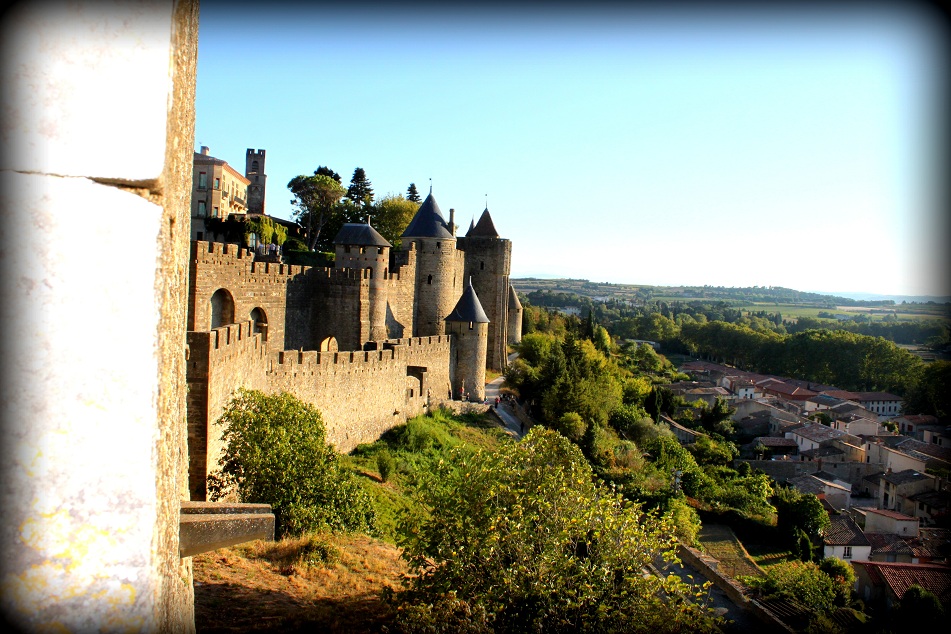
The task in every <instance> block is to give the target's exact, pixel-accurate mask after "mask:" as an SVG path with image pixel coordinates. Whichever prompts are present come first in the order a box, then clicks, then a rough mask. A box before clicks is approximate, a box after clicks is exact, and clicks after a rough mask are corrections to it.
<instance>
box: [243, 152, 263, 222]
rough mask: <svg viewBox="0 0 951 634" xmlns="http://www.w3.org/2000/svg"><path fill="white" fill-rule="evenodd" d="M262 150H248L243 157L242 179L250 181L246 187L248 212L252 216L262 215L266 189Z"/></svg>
mask: <svg viewBox="0 0 951 634" xmlns="http://www.w3.org/2000/svg"><path fill="white" fill-rule="evenodd" d="M264 154H265V151H264V150H258V151H257V152H255V151H254V149H253V148H248V151H247V153H246V155H245V163H244V177H245V178H247V179H248V180H249V181H250V184H249V185H248V212H249V213H253V214H263V213H264V193H265V190H266V187H267V174H265V173H264Z"/></svg>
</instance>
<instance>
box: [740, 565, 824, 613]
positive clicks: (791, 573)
mask: <svg viewBox="0 0 951 634" xmlns="http://www.w3.org/2000/svg"><path fill="white" fill-rule="evenodd" d="M742 580H743V581H744V582H745V583H746V585H747V586H749V587H750V588H753V589H754V590H755V591H756V592H757V594H759V596H761V597H763V598H770V597H787V598H792V599H796V600H798V601H799V602H801V603H804V604H805V605H808V606H809V607H811V608H812V609H813V610H814V611H815V612H816V613H817V614H820V615H824V614H829V613H830V612H832V610H833V609H834V607H835V596H836V593H835V585H834V583H833V581H832V578H831V577H830V576H829V575H827V574H825V573H824V572H822V571H821V570H820V569H819V566H817V565H816V564H814V563H812V562H803V561H786V562H782V563H778V564H775V565H772V566H770V567H769V568H767V569H766V574H765V575H764V576H762V577H744V578H743V579H742Z"/></svg>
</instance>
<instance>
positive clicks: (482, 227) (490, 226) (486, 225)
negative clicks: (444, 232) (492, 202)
mask: <svg viewBox="0 0 951 634" xmlns="http://www.w3.org/2000/svg"><path fill="white" fill-rule="evenodd" d="M466 237H467V238H470V237H472V238H498V237H499V232H498V231H496V230H495V223H493V222H492V216H490V215H489V208H488V207H486V209H485V211H483V212H482V217H481V218H479V222H477V223H476V226H474V227H472V228H471V229H469V232H468V233H467V234H466Z"/></svg>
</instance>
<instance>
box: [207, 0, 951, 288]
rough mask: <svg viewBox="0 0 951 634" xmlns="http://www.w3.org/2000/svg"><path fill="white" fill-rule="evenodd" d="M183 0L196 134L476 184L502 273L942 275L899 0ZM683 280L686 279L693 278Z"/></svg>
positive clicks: (933, 34)
mask: <svg viewBox="0 0 951 634" xmlns="http://www.w3.org/2000/svg"><path fill="white" fill-rule="evenodd" d="M541 9H542V6H541V5H539V6H538V7H535V6H531V5H524V6H523V5H518V4H516V5H514V6H507V5H499V4H491V3H490V4H488V5H485V4H471V3H470V4H463V5H449V6H437V5H431V4H425V5H423V4H413V3H412V2H410V3H407V4H400V5H392V6H390V5H382V4H373V5H371V6H369V7H366V6H363V5H353V6H348V7H344V6H338V5H330V4H318V5H316V6H312V5H303V4H300V3H293V2H291V3H288V2H281V0H276V2H273V3H266V4H260V3H243V2H240V1H239V2H223V1H222V0H202V3H201V6H200V8H199V11H200V19H199V37H198V82H197V87H196V102H195V108H196V122H195V141H196V148H195V149H196V151H198V149H199V148H200V146H202V145H205V146H209V147H210V149H211V154H212V155H213V156H215V157H216V158H220V159H223V160H225V161H227V162H228V163H230V164H231V165H232V166H234V167H235V168H237V169H238V170H239V171H242V168H243V166H244V162H245V151H246V149H247V148H255V149H264V150H266V151H267V162H266V167H265V173H266V174H267V176H268V179H267V194H266V200H267V203H266V205H267V207H266V209H267V212H268V213H269V214H271V215H273V216H276V217H280V218H289V217H290V216H291V204H290V199H291V195H290V192H289V191H288V190H287V183H288V182H289V181H290V180H291V179H292V178H294V177H295V176H297V175H300V174H311V173H313V171H314V170H315V169H317V167H318V166H329V167H330V168H331V169H333V170H335V171H336V172H337V173H339V174H340V176H341V179H342V180H343V182H344V184H345V185H346V184H347V183H348V182H349V180H350V178H351V175H352V174H353V171H354V170H355V168H357V167H360V168H362V169H364V170H365V173H366V177H367V178H368V179H369V180H370V182H371V183H372V185H373V190H374V192H375V194H376V196H377V198H379V197H382V196H385V195H387V194H405V192H406V190H407V187H408V186H409V184H410V183H411V182H412V183H415V184H416V187H417V189H418V191H419V192H420V194H421V195H423V196H425V195H426V194H427V193H428V192H429V190H430V187H429V186H430V185H432V191H433V193H434V196H435V198H436V199H437V201H438V202H439V205H440V207H441V209H442V210H443V212H444V213H448V211H449V209H450V208H454V209H455V211H456V218H457V219H458V220H457V221H458V222H459V224H460V225H461V226H463V227H465V226H468V224H469V223H468V220H469V218H470V217H472V218H477V217H478V215H479V214H481V213H482V210H483V209H484V208H486V207H488V209H489V210H490V212H491V213H492V217H493V220H494V222H495V226H496V227H497V229H498V231H499V233H500V234H501V235H502V237H504V238H507V239H510V240H511V241H512V245H513V249H512V271H513V272H514V273H515V274H517V275H522V274H523V273H522V271H524V270H526V269H533V270H545V271H551V272H553V273H554V274H559V275H568V274H571V275H575V276H581V277H592V276H596V275H597V276H600V275H602V274H603V275H604V277H605V278H607V279H608V280H610V281H618V280H620V278H622V277H641V278H644V277H648V278H653V279H655V280H658V282H659V283H661V284H669V283H671V282H673V281H677V282H678V283H680V282H683V281H686V282H688V283H696V282H701V281H703V282H710V281H715V282H716V283H719V284H721V285H725V286H730V285H732V286H752V285H754V284H762V282H763V281H764V280H769V281H770V282H772V283H773V284H775V285H779V286H784V287H787V288H794V287H810V288H821V289H824V290H822V291H820V292H823V293H828V292H831V291H830V290H828V289H832V288H851V289H858V290H856V291H855V293H859V292H862V293H870V292H880V293H888V294H890V295H895V296H942V297H943V296H945V295H951V276H949V275H948V272H949V269H951V267H949V249H948V235H949V233H951V228H949V222H948V218H947V215H946V213H945V211H946V207H947V204H948V201H947V191H946V182H945V181H946V179H945V173H944V167H945V160H944V159H945V158H946V154H945V150H946V148H945V147H944V146H943V145H942V143H943V141H944V139H945V138H946V132H947V116H946V113H947V112H948V110H949V106H948V104H947V96H948V94H949V91H948V89H947V88H948V83H947V78H946V73H945V72H943V71H944V70H945V68H946V66H947V62H948V38H947V32H946V29H945V28H944V23H943V22H942V19H941V18H940V17H939V16H937V15H935V14H934V13H933V12H932V11H931V10H929V9H928V8H927V7H925V6H924V5H911V6H905V5H884V4H872V5H854V4H839V3H831V4H828V5H826V4H823V5H806V6H795V5H780V6H779V7H776V6H774V5H764V6H758V5H742V6H740V5H729V4H727V5H719V6H718V5H712V6H704V5H687V6H679V5H677V4H676V3H675V4H673V5H670V6H668V5H656V6H649V5H648V6H641V5H635V6H633V7H630V6H622V5H620V4H617V3H606V4H605V3H601V4H598V3H593V4H586V5H583V6H582V5H567V4H555V5H550V6H549V5H546V6H545V7H544V10H541ZM701 278H703V279H701Z"/></svg>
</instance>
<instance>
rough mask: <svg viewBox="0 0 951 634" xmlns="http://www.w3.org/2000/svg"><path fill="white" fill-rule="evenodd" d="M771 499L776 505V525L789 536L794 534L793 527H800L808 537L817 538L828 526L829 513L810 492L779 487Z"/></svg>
mask: <svg viewBox="0 0 951 634" xmlns="http://www.w3.org/2000/svg"><path fill="white" fill-rule="evenodd" d="M772 501H773V506H775V507H776V526H777V527H778V528H779V529H780V530H782V531H785V532H786V533H787V534H788V535H790V536H793V535H795V529H797V528H800V529H802V530H803V531H804V532H805V533H806V535H808V536H809V538H810V539H813V540H818V539H819V538H821V537H822V533H823V531H824V530H825V529H826V527H828V526H829V523H830V520H829V514H828V513H826V511H825V509H824V508H822V502H820V501H819V498H817V497H816V496H815V495H813V494H812V493H801V492H799V491H797V490H796V489H793V488H791V487H790V488H787V487H779V488H777V489H776V490H775V493H774V495H773V500H772Z"/></svg>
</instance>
